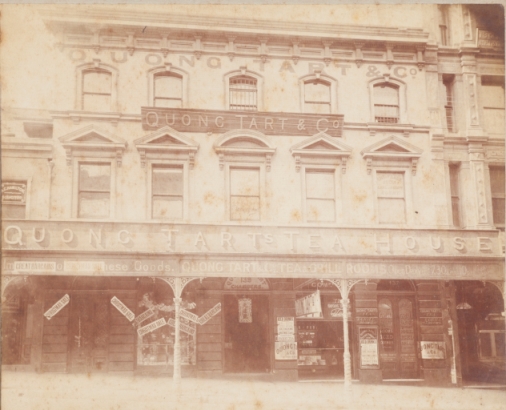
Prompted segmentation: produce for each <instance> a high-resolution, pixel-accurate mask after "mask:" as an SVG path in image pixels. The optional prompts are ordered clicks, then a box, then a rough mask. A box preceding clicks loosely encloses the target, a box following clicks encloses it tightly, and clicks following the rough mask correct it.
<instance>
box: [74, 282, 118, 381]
mask: <svg viewBox="0 0 506 410" xmlns="http://www.w3.org/2000/svg"><path fill="white" fill-rule="evenodd" d="M108 301H109V298H108V297H107V295H106V294H105V293H102V292H100V293H83V294H74V295H73V296H72V298H71V308H70V337H69V343H70V371H71V372H72V373H91V372H105V371H107V365H108V360H107V355H108V350H109V305H110V303H108Z"/></svg>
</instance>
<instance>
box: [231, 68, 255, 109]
mask: <svg viewBox="0 0 506 410" xmlns="http://www.w3.org/2000/svg"><path fill="white" fill-rule="evenodd" d="M229 99H230V101H229V107H230V109H231V110H244V111H256V110H257V80H256V79H255V78H253V77H249V76H246V75H241V76H236V77H232V78H231V79H230V80H229Z"/></svg>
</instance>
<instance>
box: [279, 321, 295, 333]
mask: <svg viewBox="0 0 506 410" xmlns="http://www.w3.org/2000/svg"><path fill="white" fill-rule="evenodd" d="M294 333H295V319H294V318H293V317H278V335H293V334H294Z"/></svg>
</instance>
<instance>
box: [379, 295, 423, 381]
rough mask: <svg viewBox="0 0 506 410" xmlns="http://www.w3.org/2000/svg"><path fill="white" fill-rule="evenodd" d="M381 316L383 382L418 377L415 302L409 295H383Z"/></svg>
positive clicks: (380, 309) (381, 298) (381, 297)
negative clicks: (384, 380)
mask: <svg viewBox="0 0 506 410" xmlns="http://www.w3.org/2000/svg"><path fill="white" fill-rule="evenodd" d="M378 314H379V330H380V340H379V342H380V364H381V370H382V372H383V379H414V378H417V377H418V359H417V355H416V338H415V321H414V320H413V318H414V299H413V298H412V297H409V296H406V297H404V296H380V297H379V298H378Z"/></svg>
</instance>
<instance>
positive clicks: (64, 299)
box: [44, 295, 70, 320]
mask: <svg viewBox="0 0 506 410" xmlns="http://www.w3.org/2000/svg"><path fill="white" fill-rule="evenodd" d="M69 302H70V296H69V295H65V296H63V297H62V298H61V299H60V300H59V301H58V302H56V303H55V304H54V305H53V306H52V307H51V308H50V309H49V310H48V311H47V312H46V313H44V316H45V317H46V318H47V320H51V318H52V317H53V316H54V315H56V314H57V313H58V312H59V311H60V310H62V309H63V308H64V307H65V306H67V304H68V303H69Z"/></svg>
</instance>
